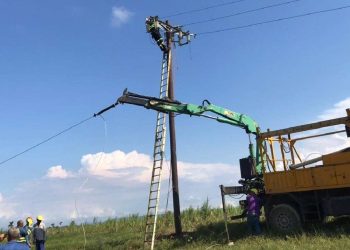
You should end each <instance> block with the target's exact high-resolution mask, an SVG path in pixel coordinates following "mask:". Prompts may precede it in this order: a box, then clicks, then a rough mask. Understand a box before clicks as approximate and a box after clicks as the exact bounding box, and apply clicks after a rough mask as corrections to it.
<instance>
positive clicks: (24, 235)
mask: <svg viewBox="0 0 350 250" xmlns="http://www.w3.org/2000/svg"><path fill="white" fill-rule="evenodd" d="M19 231H20V234H21V235H20V236H21V237H20V238H19V241H21V242H26V243H27V245H28V246H29V247H31V244H30V235H31V234H32V231H33V219H32V217H27V219H26V225H25V226H24V227H22V228H20V229H19Z"/></svg>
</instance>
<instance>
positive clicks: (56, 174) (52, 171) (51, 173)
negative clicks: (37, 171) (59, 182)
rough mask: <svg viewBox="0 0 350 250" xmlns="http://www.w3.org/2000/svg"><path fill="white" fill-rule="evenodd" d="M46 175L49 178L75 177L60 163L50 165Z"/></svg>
mask: <svg viewBox="0 0 350 250" xmlns="http://www.w3.org/2000/svg"><path fill="white" fill-rule="evenodd" d="M46 177H47V178H59V179H66V178H69V177H73V174H72V173H71V172H69V171H67V170H65V169H64V168H62V166H60V165H58V166H53V167H50V168H49V169H48V170H47V173H46Z"/></svg>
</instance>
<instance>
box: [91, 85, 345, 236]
mask: <svg viewBox="0 0 350 250" xmlns="http://www.w3.org/2000/svg"><path fill="white" fill-rule="evenodd" d="M118 104H131V105H137V106H142V107H144V108H146V109H151V110H155V111H158V112H163V113H169V112H174V113H178V114H186V115H189V116H200V117H205V118H209V119H213V120H216V121H217V122H220V123H226V124H229V125H231V126H235V127H239V128H241V129H243V130H244V131H245V132H246V133H247V134H248V135H249V138H250V136H255V143H253V142H252V141H251V140H250V143H249V147H248V149H249V154H248V157H245V158H242V159H240V171H241V179H240V181H239V184H240V185H237V186H223V185H220V189H221V195H222V198H223V199H222V201H223V205H224V207H225V195H232V194H246V193H247V192H248V191H249V189H251V188H256V189H257V190H258V192H259V197H260V198H261V199H262V201H263V207H264V213H265V218H266V222H267V225H268V227H269V228H271V229H274V230H277V231H279V232H283V233H288V232H292V231H295V230H299V229H300V228H301V227H302V225H303V224H305V223H309V222H315V221H321V220H323V219H324V218H325V217H326V216H340V215H350V147H347V148H344V149H342V150H339V151H336V152H333V153H329V154H324V155H321V156H320V157H317V158H313V159H310V160H306V161H305V160H303V159H302V158H303V155H302V153H300V152H298V151H297V149H296V143H297V142H299V141H303V140H309V139H313V138H317V137H320V136H330V135H333V134H336V133H344V132H345V133H346V135H347V137H350V109H347V110H346V112H347V116H345V117H341V118H336V119H331V120H325V121H320V122H314V123H310V124H304V125H299V126H295V127H290V128H285V129H279V130H274V131H270V130H267V131H266V132H261V131H260V128H259V126H258V124H257V123H256V122H255V121H254V120H253V119H252V118H251V117H249V116H247V115H244V114H240V113H237V112H233V111H231V110H228V109H226V108H222V107H219V106H216V105H214V104H211V103H210V102H209V101H208V100H204V101H203V103H202V105H195V104H185V103H181V102H179V101H174V100H169V99H167V98H161V99H160V98H156V97H150V96H144V95H140V94H136V93H132V92H128V91H127V89H126V90H125V91H124V92H123V95H122V96H121V97H119V98H118V100H117V101H116V103H115V104H113V105H111V106H109V107H107V108H106V109H104V110H101V111H100V112H99V113H97V114H96V115H99V114H101V113H103V112H105V111H106V110H108V109H110V108H113V107H115V106H116V105H118ZM339 125H345V129H341V130H336V131H331V132H327V133H325V132H323V133H322V130H319V129H320V128H325V127H330V126H335V127H336V128H338V127H339ZM310 130H314V131H316V132H315V133H313V134H311V135H303V132H305V131H310ZM320 131H321V132H320ZM300 133H302V134H301V135H300ZM292 134H299V135H300V137H297V138H292V137H291V135H292ZM254 144H255V145H254ZM304 157H305V156H304ZM240 204H241V205H242V206H244V201H243V200H242V201H240ZM224 212H225V209H224Z"/></svg>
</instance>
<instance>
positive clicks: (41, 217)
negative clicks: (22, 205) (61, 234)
mask: <svg viewBox="0 0 350 250" xmlns="http://www.w3.org/2000/svg"><path fill="white" fill-rule="evenodd" d="M36 219H37V220H40V221H43V220H44V217H43V216H42V215H38V217H36Z"/></svg>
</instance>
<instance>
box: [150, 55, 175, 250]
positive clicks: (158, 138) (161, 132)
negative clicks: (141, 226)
mask: <svg viewBox="0 0 350 250" xmlns="http://www.w3.org/2000/svg"><path fill="white" fill-rule="evenodd" d="M170 59H171V53H169V52H167V51H166V52H164V53H163V59H162V68H161V81H160V94H159V98H167V97H168V82H169V70H168V69H169V63H170ZM166 117H167V115H166V114H165V113H161V112H158V113H157V124H156V133H155V140H154V148H153V169H152V178H151V185H150V189H149V198H148V208H147V217H146V228H145V237H144V248H145V249H147V248H150V249H153V247H154V241H155V234H156V224H157V214H158V205H159V196H160V184H161V173H162V167H163V159H164V152H165V143H166Z"/></svg>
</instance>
